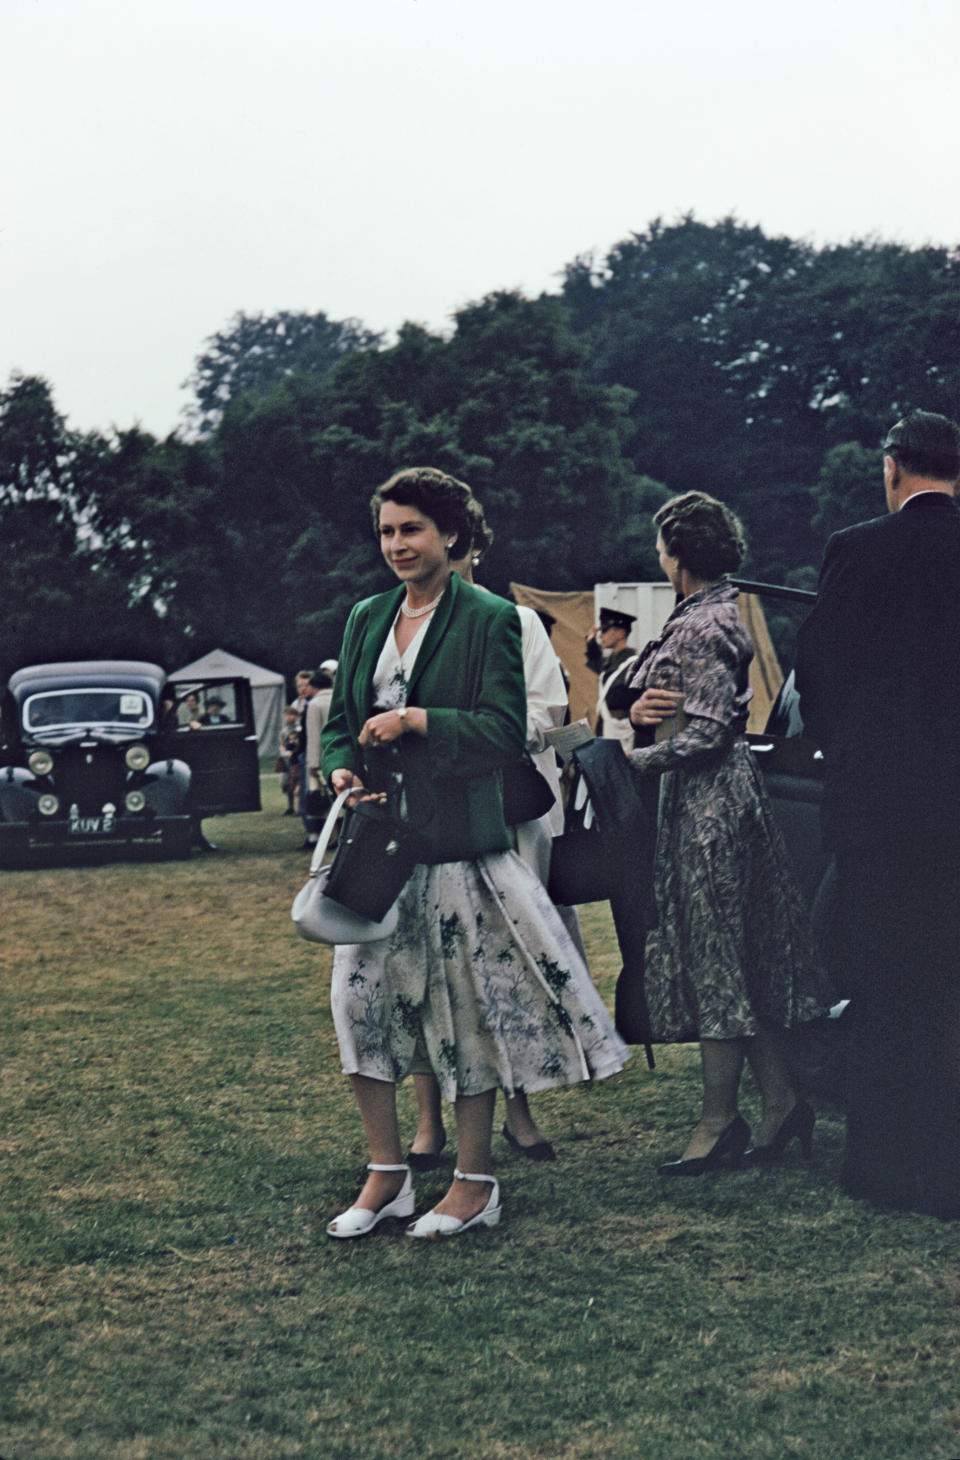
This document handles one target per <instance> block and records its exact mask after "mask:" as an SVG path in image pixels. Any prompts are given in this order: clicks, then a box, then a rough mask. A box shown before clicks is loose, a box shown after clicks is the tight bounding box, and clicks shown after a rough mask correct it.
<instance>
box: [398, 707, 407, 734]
mask: <svg viewBox="0 0 960 1460" xmlns="http://www.w3.org/2000/svg"><path fill="white" fill-rule="evenodd" d="M397 714H398V715H399V716H400V724H401V725H402V726H403V728H404V730H406V728H407V707H406V705H398V706H397Z"/></svg>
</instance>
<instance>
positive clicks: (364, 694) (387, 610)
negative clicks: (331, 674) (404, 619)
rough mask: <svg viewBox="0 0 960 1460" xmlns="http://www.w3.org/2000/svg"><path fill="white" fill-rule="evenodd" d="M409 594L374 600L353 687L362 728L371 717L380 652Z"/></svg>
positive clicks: (401, 589)
mask: <svg viewBox="0 0 960 1460" xmlns="http://www.w3.org/2000/svg"><path fill="white" fill-rule="evenodd" d="M406 591H407V590H406V588H404V587H403V586H401V587H399V588H397V589H395V590H394V592H393V593H381V594H378V595H377V597H376V598H374V599H373V600H372V603H371V606H370V617H369V619H368V620H367V627H366V632H365V634H364V636H363V646H362V648H361V650H360V654H359V657H358V659H357V672H356V675H355V676H354V679H353V685H352V690H353V704H354V709H355V711H356V715H357V725H358V727H362V726H363V724H364V721H365V720H367V719H369V717H370V710H371V708H372V705H371V699H372V693H373V671H374V670H375V669H376V667H377V660H378V659H379V658H380V652H381V650H382V649H383V646H384V644H385V643H386V639H387V635H388V634H389V632H390V630H391V628H392V627H393V621H394V619H395V618H396V616H397V613H398V612H399V609H400V600H401V598H402V597H403V596H404V594H405V593H406Z"/></svg>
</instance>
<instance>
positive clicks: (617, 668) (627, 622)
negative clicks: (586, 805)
mask: <svg viewBox="0 0 960 1460" xmlns="http://www.w3.org/2000/svg"><path fill="white" fill-rule="evenodd" d="M635 622H636V619H635V616H634V615H633V614H632V613H622V612H621V611H620V609H618V608H601V610H600V623H599V624H598V625H597V627H596V628H594V629H591V631H590V633H589V634H588V635H587V665H588V666H589V668H590V669H592V670H593V671H594V673H595V674H597V675H599V685H598V693H597V725H596V733H597V735H598V736H601V735H602V736H604V737H606V738H607V739H610V740H619V741H620V744H621V745H622V746H623V749H624V753H626V752H628V751H630V750H632V749H633V736H634V728H633V726H632V725H631V723H630V712H629V710H628V709H615V708H613V707H612V706H611V705H609V704H608V703H607V696H608V695H609V693H610V691H611V690H624V689H626V688H627V686H628V685H629V683H630V669H631V666H632V665H633V662H634V660H635V659H636V657H637V654H636V650H635V649H633V648H631V646H630V645H629V644H628V643H627V635H628V634H629V633H630V630H631V628H632V627H633V625H634V623H635Z"/></svg>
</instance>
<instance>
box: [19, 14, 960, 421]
mask: <svg viewBox="0 0 960 1460" xmlns="http://www.w3.org/2000/svg"><path fill="white" fill-rule="evenodd" d="M958 43H960V4H958V0H909V3H904V0H806V3H805V4H804V5H799V4H789V5H787V4H784V3H782V0H672V3H661V0H583V3H580V0H0V55H2V58H3V85H2V90H0V137H2V149H3V171H2V182H3V186H2V191H0V213H2V217H0V260H2V263H0V280H2V283H0V290H2V294H0V300H2V305H0V386H2V385H3V384H4V383H5V382H6V380H7V377H8V375H9V372H10V371H12V370H15V369H16V370H20V371H23V372H24V373H27V374H39V375H43V376H45V377H46V378H47V379H48V380H49V381H50V383H51V385H52V386H53V390H54V398H55V401H56V404H57V406H58V408H59V409H60V411H61V412H62V413H63V414H65V415H66V416H67V417H68V419H69V422H70V424H71V425H72V426H74V427H77V428H80V429H92V428H98V429H103V430H107V429H109V428H110V427H111V426H117V427H127V426H131V425H133V424H135V423H139V424H140V425H142V426H143V427H145V428H146V429H147V430H150V431H153V432H155V433H156V434H158V435H166V434H167V433H168V432H169V431H172V430H174V429H176V428H177V427H178V425H179V424H180V419H181V417H180V413H181V410H182V408H183V406H184V405H185V404H186V402H187V400H188V398H189V397H188V393H187V392H186V391H184V390H183V389H182V388H181V386H182V382H183V381H184V379H185V378H186V377H187V375H188V374H189V373H190V370H191V367H192V364H193V361H194V359H195V357H196V356H197V355H198V354H199V352H200V350H201V348H202V346H203V342H204V340H205V339H206V338H207V337H208V336H209V335H211V334H213V333H214V332H216V331H218V330H220V329H222V328H223V327H224V326H225V325H226V324H227V323H228V322H229V320H230V319H231V318H232V316H233V315H234V314H235V313H236V312H237V311H240V310H242V311H244V312H245V313H247V314H255V313H258V312H261V311H262V312H265V313H267V314H271V313H274V312H276V311H278V310H281V309H290V310H307V311H311V312H313V311H317V310H323V311H324V312H325V313H326V314H328V315H329V316H330V317H331V318H333V319H342V318H345V317H347V316H355V317H357V318H359V319H361V320H362V321H363V322H364V324H366V325H367V326H369V327H370V328H372V329H378V330H385V331H387V332H388V333H390V334H392V333H393V332H394V331H395V330H396V329H397V327H398V326H399V325H400V324H401V323H402V322H403V321H404V320H407V319H411V320H417V321H419V322H421V323H424V324H426V325H429V326H430V327H432V328H435V329H445V328H448V327H449V323H450V316H451V313H452V311H453V310H455V309H457V308H458V307H459V306H460V305H462V304H464V303H466V302H467V301H469V300H471V299H476V298H479V297H480V296H482V295H484V294H486V293H488V292H490V291H491V290H494V289H499V288H510V287H517V288H521V289H523V290H525V291H526V292H527V293H530V294H536V293H538V292H539V291H540V290H542V289H555V288H556V287H557V286H558V283H559V276H560V274H561V271H562V269H563V266H564V265H565V264H566V263H568V262H570V261H571V260H572V259H573V258H574V257H575V256H577V255H578V254H582V253H588V252H590V251H595V252H596V254H597V255H598V257H599V258H602V256H603V255H604V254H605V253H606V252H607V251H608V250H609V249H610V248H611V247H612V246H613V245H614V244H615V243H617V242H618V241H619V240H621V239H623V238H625V237H627V236H628V235H629V234H630V232H631V231H637V232H641V231H643V229H644V228H645V227H646V225H647V224H648V223H649V222H650V220H651V219H653V218H655V217H658V216H660V217H662V218H664V219H665V220H667V221H671V220H673V219H675V218H676V217H677V216H678V215H679V214H681V213H683V212H686V211H688V210H692V211H693V212H695V213H696V215H697V216H698V217H699V218H700V219H702V220H703V221H705V222H714V221H716V220H717V219H718V218H720V217H723V216H725V215H727V214H729V213H735V214H736V215H737V216H738V217H739V218H740V220H741V221H743V222H744V223H748V224H759V225H760V226H761V227H763V228H764V229H765V230H766V231H767V232H768V233H786V234H789V235H791V236H793V237H797V238H807V239H810V240H812V241H813V242H815V243H818V244H821V243H828V242H845V241H847V240H849V239H850V238H854V237H861V238H862V237H865V236H867V235H876V236H880V237H882V238H885V239H891V240H894V241H897V242H900V243H905V244H911V245H913V244H922V243H926V242H932V243H936V244H946V245H950V246H953V245H955V244H957V243H958V242H960V188H958V168H957V162H956V150H957V149H956V137H957V131H958V128H957V70H958V60H960V44H958Z"/></svg>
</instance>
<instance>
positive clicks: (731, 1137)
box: [657, 1115, 750, 1176]
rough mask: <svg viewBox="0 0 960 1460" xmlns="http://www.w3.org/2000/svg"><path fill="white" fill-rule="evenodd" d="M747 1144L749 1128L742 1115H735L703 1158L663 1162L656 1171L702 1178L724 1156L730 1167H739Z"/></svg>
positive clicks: (662, 1174)
mask: <svg viewBox="0 0 960 1460" xmlns="http://www.w3.org/2000/svg"><path fill="white" fill-rule="evenodd" d="M749 1144H750V1127H749V1126H748V1125H747V1122H746V1121H745V1120H744V1118H743V1116H742V1115H735V1116H734V1118H733V1120H731V1122H730V1124H729V1125H728V1126H727V1128H726V1130H725V1131H724V1132H723V1133H722V1134H721V1135H719V1136H718V1137H717V1139H716V1141H715V1142H714V1145H713V1147H712V1149H711V1150H709V1151H708V1152H707V1154H706V1155H705V1156H693V1157H692V1158H691V1159H690V1160H689V1161H664V1163H663V1165H662V1166H658V1167H657V1171H658V1172H659V1174H660V1175H661V1176H702V1175H703V1173H704V1171H712V1170H714V1169H715V1168H716V1167H717V1166H719V1164H720V1162H721V1161H722V1160H723V1158H724V1157H725V1156H726V1157H728V1158H729V1162H730V1165H731V1166H739V1165H740V1162H741V1161H742V1159H743V1153H744V1151H745V1150H746V1149H747V1147H748V1146H749Z"/></svg>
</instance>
